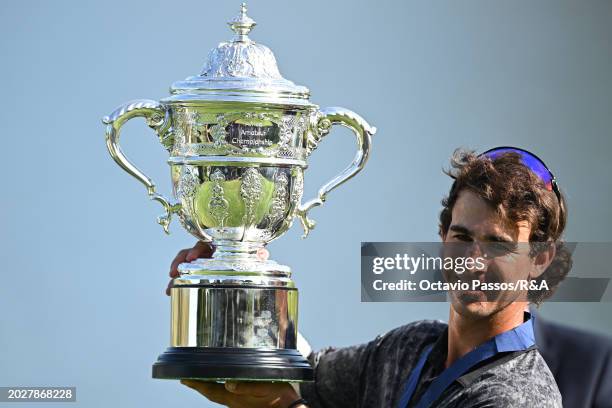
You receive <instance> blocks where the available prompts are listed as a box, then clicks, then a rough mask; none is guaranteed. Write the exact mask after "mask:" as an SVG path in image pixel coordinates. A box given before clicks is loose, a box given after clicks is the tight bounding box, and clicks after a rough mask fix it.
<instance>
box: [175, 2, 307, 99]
mask: <svg viewBox="0 0 612 408" xmlns="http://www.w3.org/2000/svg"><path fill="white" fill-rule="evenodd" d="M246 12H247V8H246V4H245V3H242V6H241V8H240V14H239V15H238V16H237V17H235V18H234V19H233V20H231V21H229V22H228V23H227V24H228V25H229V26H230V28H231V30H232V31H233V32H234V33H235V36H234V38H233V39H232V41H230V42H222V43H220V44H219V45H218V46H217V47H216V48H213V49H212V50H211V51H210V52H209V54H208V58H207V61H206V64H205V65H204V68H203V69H202V73H201V74H200V75H197V76H192V77H189V78H187V79H185V80H184V81H177V82H175V83H174V84H172V87H171V88H170V93H171V94H172V96H171V97H169V98H166V99H165V100H167V101H198V100H213V101H243V102H268V103H283V104H293V105H310V103H309V102H308V97H309V94H310V91H309V90H308V88H306V87H304V86H300V85H296V84H294V83H293V82H291V81H289V80H287V79H285V78H283V76H282V75H281V74H280V72H279V70H278V66H277V64H276V58H274V54H273V53H272V51H271V50H270V49H269V48H268V47H266V46H265V45H262V44H258V43H256V42H254V41H253V40H251V39H250V38H249V36H248V35H249V33H250V31H251V30H252V29H253V27H255V25H256V23H255V21H254V20H253V19H252V18H250V17H249V16H248V15H247V14H246Z"/></svg>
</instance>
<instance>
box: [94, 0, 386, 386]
mask: <svg viewBox="0 0 612 408" xmlns="http://www.w3.org/2000/svg"><path fill="white" fill-rule="evenodd" d="M228 24H229V26H230V28H231V29H232V31H234V33H235V36H234V39H233V40H232V41H230V42H223V43H221V44H219V45H218V46H217V47H216V48H214V49H213V50H211V52H210V53H209V55H208V59H207V62H206V64H205V66H204V68H203V70H202V72H201V73H200V74H199V75H197V76H192V77H189V78H187V79H186V80H183V81H178V82H175V83H174V84H173V85H172V87H171V88H170V96H169V97H167V98H164V99H162V100H161V101H159V102H158V101H153V100H135V101H131V102H128V103H126V104H124V105H122V106H120V107H119V108H117V109H116V110H115V111H114V112H112V113H111V114H110V115H109V116H107V117H105V118H104V119H103V122H104V123H105V124H106V142H107V147H108V150H109V153H110V155H111V157H112V158H113V159H114V160H115V161H116V162H117V164H118V165H119V166H120V167H121V168H122V169H124V170H125V171H126V172H127V173H129V174H130V175H132V176H133V177H135V178H136V179H137V180H139V181H140V182H141V183H143V184H144V185H145V187H146V188H147V192H148V194H149V197H150V198H151V199H153V200H156V201H158V202H160V203H161V204H162V206H163V207H164V209H165V213H164V214H163V215H162V216H160V217H159V219H158V222H159V223H160V224H161V225H162V227H163V228H164V230H165V231H166V232H168V229H169V225H170V222H171V219H172V217H173V216H174V215H176V216H177V217H178V218H179V220H180V222H181V224H182V225H183V227H184V229H185V230H186V231H188V232H189V233H190V234H192V235H193V236H195V237H196V238H197V239H199V240H202V241H205V242H209V243H211V245H212V246H213V247H214V248H215V251H214V253H213V255H212V257H211V258H201V259H196V260H194V261H192V262H185V263H182V264H180V265H179V267H178V270H179V276H178V277H177V278H175V279H173V281H172V282H171V285H170V287H171V289H170V294H171V337H170V347H169V348H168V349H167V350H166V352H165V353H163V354H162V355H161V356H160V357H159V359H158V361H157V362H156V363H155V364H154V365H153V377H155V378H166V379H180V378H197V379H202V380H210V381H224V380H228V379H241V380H250V381H311V380H312V378H313V373H312V368H311V367H310V365H309V364H308V361H307V360H306V359H305V358H304V356H302V355H300V353H299V352H298V351H297V350H296V341H297V310H298V292H297V288H296V287H295V284H294V282H293V281H292V280H291V270H290V268H289V267H288V266H285V265H280V264H278V263H276V262H274V261H272V260H262V259H260V258H258V257H257V252H258V250H260V249H261V248H263V247H264V246H265V245H266V244H267V243H269V242H270V241H272V240H274V239H276V238H278V237H280V236H281V235H282V234H283V233H285V232H286V231H287V230H288V229H289V228H290V227H291V225H292V222H293V220H294V219H295V218H296V217H297V218H298V219H299V220H300V221H301V223H302V226H303V228H304V236H306V235H308V233H309V231H310V230H311V229H312V228H314V226H315V223H314V221H313V220H311V219H310V218H309V217H308V212H309V211H310V210H311V209H312V208H314V207H317V206H320V205H322V204H323V203H324V202H325V200H326V198H327V195H328V193H329V192H330V191H332V190H333V189H335V188H336V187H338V186H340V185H341V184H343V183H344V182H346V181H347V180H349V179H350V178H351V177H353V176H354V175H356V174H357V173H358V172H360V171H361V170H362V168H363V166H364V165H365V163H366V161H367V159H368V157H369V153H370V144H371V136H372V135H373V134H374V133H375V129H374V128H373V127H371V126H370V125H369V124H368V123H367V122H366V121H365V120H364V119H362V118H361V117H360V116H359V115H357V114H356V113H354V112H352V111H350V110H348V109H344V108H324V109H320V108H319V107H318V106H317V105H315V104H312V103H311V102H310V101H309V91H308V89H307V88H305V87H303V86H300V85H295V84H294V83H293V82H291V81H289V80H287V79H285V78H283V77H282V76H281V74H280V72H279V71H278V67H277V64H276V60H275V58H274V55H273V54H272V52H271V51H270V49H268V48H267V47H265V46H263V45H261V44H258V43H255V42H254V41H252V40H251V39H250V38H249V37H248V34H249V32H250V31H251V29H252V28H253V27H254V26H255V22H254V21H253V20H252V19H251V18H250V17H249V16H247V14H246V6H245V5H244V4H243V5H242V8H241V12H240V14H239V15H238V17H236V18H235V19H233V20H232V21H230V22H229V23H228ZM136 117H142V118H144V119H145V120H146V122H147V124H148V125H149V126H150V127H151V128H152V129H153V130H154V131H155V132H156V134H157V135H158V137H159V140H160V142H161V144H162V145H163V146H164V147H165V148H166V150H167V151H168V153H169V158H168V164H169V165H170V172H171V179H172V186H173V194H174V200H170V199H168V198H166V197H164V196H163V195H161V194H159V193H157V192H156V190H155V185H154V183H153V181H152V180H151V179H150V178H149V177H147V176H146V175H145V174H144V173H143V172H142V171H141V170H140V169H138V168H137V167H136V166H135V165H134V164H133V163H132V162H131V161H129V160H128V159H127V157H126V156H125V155H124V153H123V152H122V150H121V148H120V145H119V135H120V130H121V127H122V126H123V124H125V122H126V121H128V120H130V119H132V118H136ZM333 125H341V126H345V127H348V128H349V129H351V130H352V131H353V133H354V135H355V139H356V142H357V153H356V154H355V157H354V159H353V161H352V163H350V165H349V166H348V167H347V168H346V169H344V170H343V171H342V172H341V173H340V174H338V175H337V176H336V177H334V178H333V179H331V180H330V181H329V182H328V183H326V184H325V185H324V186H323V187H321V188H320V189H319V191H318V194H317V196H316V197H315V198H314V199H311V200H309V201H306V202H303V201H302V194H303V186H304V171H305V170H306V168H307V167H308V163H307V160H308V157H309V156H310V154H311V153H312V152H313V151H314V150H315V149H316V148H317V146H318V144H319V142H320V141H321V140H322V138H323V137H325V136H326V135H327V134H328V133H329V131H330V129H331V128H332V126H333Z"/></svg>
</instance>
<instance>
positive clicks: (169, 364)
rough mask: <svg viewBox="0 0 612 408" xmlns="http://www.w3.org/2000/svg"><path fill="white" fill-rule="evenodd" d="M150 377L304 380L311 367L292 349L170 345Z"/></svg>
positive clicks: (311, 372)
mask: <svg viewBox="0 0 612 408" xmlns="http://www.w3.org/2000/svg"><path fill="white" fill-rule="evenodd" d="M153 378H159V379H167V380H178V379H183V378H190V379H197V380H203V381H227V380H236V381H238V380H240V381H266V382H305V381H313V380H314V370H313V369H312V367H311V366H310V364H309V363H308V360H306V359H305V358H304V357H303V356H302V355H301V354H300V353H299V352H298V351H297V350H295V349H261V348H238V347H169V348H168V349H167V350H166V351H165V352H164V353H163V354H162V355H160V356H159V358H158V360H157V362H156V363H155V364H153Z"/></svg>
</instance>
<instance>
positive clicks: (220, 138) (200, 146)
mask: <svg viewBox="0 0 612 408" xmlns="http://www.w3.org/2000/svg"><path fill="white" fill-rule="evenodd" d="M191 114H194V112H191ZM202 116H203V117H200V116H199V115H197V113H196V114H195V116H188V115H186V114H185V113H182V114H178V111H177V118H176V119H177V131H178V133H177V135H176V140H177V142H176V144H175V154H176V155H179V156H206V155H237V156H241V155H257V156H260V157H279V158H289V159H303V158H305V149H303V147H302V143H301V140H302V137H303V135H304V133H305V131H306V128H307V127H308V120H307V119H306V118H305V117H304V116H302V115H301V114H297V115H293V114H287V115H281V114H278V113H268V112H227V113H222V114H217V115H214V116H211V115H202ZM182 120H185V121H186V122H185V123H180V121H182ZM240 120H242V121H244V120H255V121H262V122H267V123H268V124H266V125H264V126H270V125H269V124H275V125H276V126H277V127H278V142H276V143H272V142H271V141H269V142H267V143H269V146H263V145H259V146H255V145H253V146H248V145H247V146H244V145H236V144H232V143H228V137H229V135H228V131H227V129H228V126H229V125H231V124H232V123H236V122H237V121H240ZM179 123H180V126H179V125H178V124H179ZM245 126H249V125H245ZM250 126H258V125H256V124H254V125H250ZM181 130H182V133H181ZM190 132H191V133H190ZM195 132H197V133H198V134H199V135H200V137H199V138H198V139H199V140H200V141H202V142H203V143H186V142H187V135H189V134H192V133H195ZM296 135H297V139H295V137H296ZM191 141H192V142H193V141H194V140H191Z"/></svg>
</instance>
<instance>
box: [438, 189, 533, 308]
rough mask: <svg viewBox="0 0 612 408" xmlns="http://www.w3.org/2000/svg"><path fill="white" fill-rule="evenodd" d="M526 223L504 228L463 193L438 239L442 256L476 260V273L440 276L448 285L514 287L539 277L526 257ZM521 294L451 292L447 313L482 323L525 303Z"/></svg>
mask: <svg viewBox="0 0 612 408" xmlns="http://www.w3.org/2000/svg"><path fill="white" fill-rule="evenodd" d="M530 231H531V228H530V226H529V224H528V223H526V222H522V223H515V224H509V223H508V222H507V221H505V220H503V219H502V218H501V217H500V215H499V214H498V213H497V212H496V211H495V210H494V209H493V208H492V207H491V206H490V205H489V204H488V203H487V202H485V201H484V200H483V199H482V198H480V197H479V196H478V195H476V194H474V193H473V192H471V191H469V190H464V191H462V192H461V193H460V194H459V197H458V199H457V201H456V202H455V205H454V207H453V211H452V220H451V224H450V227H449V229H448V232H447V233H446V234H445V235H444V236H443V237H442V239H443V241H444V242H445V243H448V244H449V245H445V256H451V257H457V256H461V257H472V258H477V257H480V258H481V259H483V262H482V263H481V264H480V265H481V266H482V265H484V266H483V267H481V268H479V269H478V268H476V267H474V268H472V269H468V270H466V271H465V272H464V273H462V274H457V273H455V272H454V271H448V270H447V271H444V275H445V278H446V280H447V281H448V282H457V281H458V280H460V281H461V282H469V283H471V282H472V280H479V281H481V282H483V283H501V282H516V281H517V280H519V279H526V280H527V279H529V278H530V277H535V276H537V275H538V274H539V273H538V272H537V271H538V270H539V268H537V267H536V266H535V263H534V258H532V257H530V256H529V244H528V243H529V236H530ZM526 295H527V293H526V291H515V290H512V291H481V290H476V291H472V290H468V291H451V292H450V298H451V303H452V307H453V309H454V310H455V311H456V312H457V313H459V314H461V315H464V316H466V317H474V318H479V317H487V316H490V315H492V314H494V313H496V312H498V311H499V310H502V309H504V308H505V307H506V306H508V305H509V304H511V303H512V302H515V301H526V297H527V296H526Z"/></svg>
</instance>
